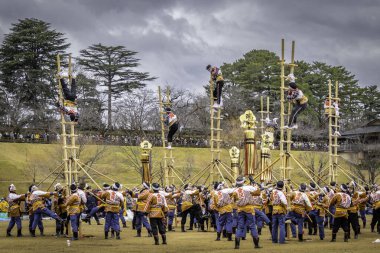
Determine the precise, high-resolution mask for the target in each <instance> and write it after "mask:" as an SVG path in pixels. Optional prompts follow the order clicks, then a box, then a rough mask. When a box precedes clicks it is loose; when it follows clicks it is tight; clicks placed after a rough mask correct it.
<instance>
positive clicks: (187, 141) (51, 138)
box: [0, 132, 328, 151]
mask: <svg viewBox="0 0 380 253" xmlns="http://www.w3.org/2000/svg"><path fill="white" fill-rule="evenodd" d="M60 140H61V138H60V134H59V133H47V132H41V133H40V132H27V133H24V134H22V133H14V132H4V133H0V141H1V142H26V143H59V142H60ZM143 140H148V141H149V142H151V143H152V145H153V146H155V147H159V146H162V137H161V134H160V133H156V134H152V133H150V134H149V135H139V134H124V135H123V134H105V135H102V134H95V133H81V134H79V143H85V144H94V145H121V146H138V145H139V144H140V143H141V141H143ZM209 143H210V142H209V139H207V138H206V137H204V136H196V135H194V136H191V135H190V134H188V135H183V134H182V135H178V136H176V137H175V138H174V141H173V144H174V146H177V147H196V148H208V147H209ZM233 145H236V146H238V147H240V148H243V146H244V142H243V141H240V142H238V143H230V142H229V141H228V140H224V141H222V142H221V147H222V148H230V147H231V146H233ZM279 145H280V143H279V141H276V142H275V143H274V149H279V148H280V146H279ZM259 146H260V142H259V141H258V142H257V147H259ZM292 149H293V150H316V151H327V150H328V144H327V143H326V142H322V141H321V142H312V141H295V142H293V143H292Z"/></svg>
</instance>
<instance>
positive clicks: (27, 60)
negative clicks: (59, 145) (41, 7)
mask: <svg viewBox="0 0 380 253" xmlns="http://www.w3.org/2000/svg"><path fill="white" fill-rule="evenodd" d="M10 30H11V33H9V34H6V35H5V38H4V40H3V43H2V45H1V48H0V71H1V74H0V79H1V81H2V82H1V85H2V88H3V90H4V91H5V93H6V95H7V98H8V100H7V101H8V103H9V106H10V107H13V108H16V110H18V113H16V114H11V115H10V116H9V118H10V120H9V121H10V122H11V126H12V127H15V128H19V127H21V125H24V124H26V123H30V124H33V123H36V124H38V122H43V121H45V120H46V119H47V115H48V114H47V113H46V111H45V108H46V107H47V105H48V104H49V103H51V100H52V99H53V98H54V96H55V94H56V87H55V85H54V70H55V59H56V55H57V54H63V53H64V52H65V50H66V49H67V48H68V47H69V44H68V43H66V39H65V38H64V37H63V34H62V33H60V32H57V31H55V30H54V29H52V28H51V27H50V24H48V23H46V22H44V21H42V20H38V19H34V18H31V19H23V20H19V22H18V23H16V24H13V25H12V27H11V29H10ZM20 124H21V125H20ZM34 126H37V125H34Z"/></svg>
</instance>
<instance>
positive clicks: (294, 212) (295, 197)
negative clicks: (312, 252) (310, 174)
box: [285, 183, 313, 242]
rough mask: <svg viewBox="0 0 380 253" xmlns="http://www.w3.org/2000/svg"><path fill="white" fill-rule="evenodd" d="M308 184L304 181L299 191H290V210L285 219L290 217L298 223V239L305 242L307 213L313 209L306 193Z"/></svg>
mask: <svg viewBox="0 0 380 253" xmlns="http://www.w3.org/2000/svg"><path fill="white" fill-rule="evenodd" d="M305 191H306V184H304V183H302V184H301V185H300V187H299V189H298V191H294V192H292V193H290V203H291V206H290V212H289V213H288V214H287V216H286V218H285V219H290V220H291V221H292V222H293V223H294V224H297V225H298V241H300V242H303V241H304V240H303V223H304V220H305V217H306V213H307V212H309V211H310V210H312V208H313V207H312V205H311V202H310V199H309V197H308V196H307V194H306V193H305Z"/></svg>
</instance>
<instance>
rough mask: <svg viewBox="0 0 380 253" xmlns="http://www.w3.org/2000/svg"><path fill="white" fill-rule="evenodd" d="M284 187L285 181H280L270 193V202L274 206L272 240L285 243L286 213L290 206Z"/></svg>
mask: <svg viewBox="0 0 380 253" xmlns="http://www.w3.org/2000/svg"><path fill="white" fill-rule="evenodd" d="M283 189H284V182H283V181H278V182H277V184H276V189H274V190H273V191H272V193H271V195H270V202H271V203H272V206H273V211H272V242H273V243H280V244H284V243H285V215H286V211H287V208H288V201H287V199H286V196H285V193H284V192H283ZM278 229H280V237H279V236H278Z"/></svg>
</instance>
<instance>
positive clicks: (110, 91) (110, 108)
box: [107, 79, 112, 129]
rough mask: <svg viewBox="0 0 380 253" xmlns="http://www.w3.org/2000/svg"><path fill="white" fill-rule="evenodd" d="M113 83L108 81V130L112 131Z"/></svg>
mask: <svg viewBox="0 0 380 253" xmlns="http://www.w3.org/2000/svg"><path fill="white" fill-rule="evenodd" d="M111 100H112V82H111V80H110V79H109V80H108V108H107V109H108V124H107V126H108V129H112V102H111Z"/></svg>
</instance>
